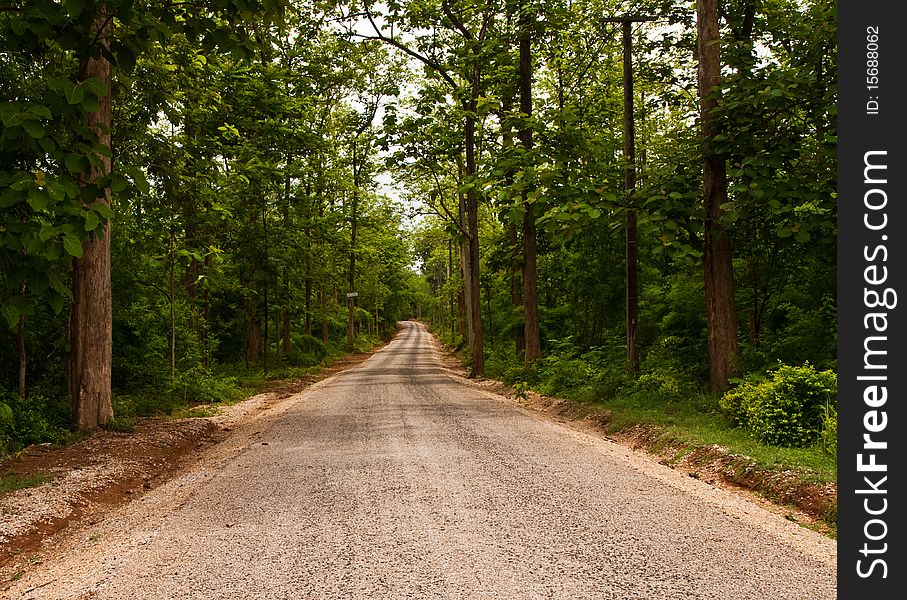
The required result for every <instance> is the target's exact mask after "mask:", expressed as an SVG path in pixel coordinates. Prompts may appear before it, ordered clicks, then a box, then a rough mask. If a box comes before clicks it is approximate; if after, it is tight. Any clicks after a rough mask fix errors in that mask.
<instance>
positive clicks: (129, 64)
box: [113, 46, 135, 72]
mask: <svg viewBox="0 0 907 600" xmlns="http://www.w3.org/2000/svg"><path fill="white" fill-rule="evenodd" d="M113 55H114V57H115V58H116V64H117V68H119V69H122V70H124V71H126V72H130V71H132V70H133V69H134V68H135V52H133V51H132V50H131V49H129V48H127V47H126V46H120V47H118V48H117V49H116V50H114V51H113Z"/></svg>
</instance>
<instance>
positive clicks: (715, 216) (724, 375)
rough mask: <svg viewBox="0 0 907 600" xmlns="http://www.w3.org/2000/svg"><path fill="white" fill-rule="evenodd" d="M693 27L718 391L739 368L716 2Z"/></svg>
mask: <svg viewBox="0 0 907 600" xmlns="http://www.w3.org/2000/svg"><path fill="white" fill-rule="evenodd" d="M696 24H697V33H698V49H699V95H700V123H701V126H702V137H703V143H704V161H703V175H702V180H703V204H704V207H705V236H704V238H705V239H704V248H703V271H704V275H705V302H706V324H707V329H708V346H709V390H710V391H712V392H713V393H719V392H721V391H723V390H725V389H727V387H728V381H729V379H730V378H731V376H732V375H734V374H735V373H736V369H737V365H736V363H737V355H738V346H737V310H736V306H735V304H734V271H733V264H732V262H731V258H732V255H731V240H730V238H729V237H728V234H727V232H726V231H725V230H724V228H723V227H722V225H721V217H722V215H723V210H722V208H721V206H722V204H724V203H725V202H726V201H727V172H726V166H725V161H724V158H723V157H721V156H719V155H718V154H716V152H715V149H714V142H713V139H714V136H715V135H716V134H717V133H718V126H717V122H716V120H715V117H714V114H713V113H714V110H715V108H716V107H717V100H716V98H715V97H714V96H713V90H716V89H717V85H718V80H719V77H720V74H721V61H720V54H719V46H718V42H719V40H720V36H719V31H718V0H697V2H696Z"/></svg>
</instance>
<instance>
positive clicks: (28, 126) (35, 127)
mask: <svg viewBox="0 0 907 600" xmlns="http://www.w3.org/2000/svg"><path fill="white" fill-rule="evenodd" d="M22 127H24V128H25V132H26V133H27V134H28V135H30V136H31V137H32V138H33V139H36V140H39V139H41V138H43V137H44V133H45V131H44V125H41V124H40V123H35V122H34V121H26V122H25V123H24V124H23V125H22Z"/></svg>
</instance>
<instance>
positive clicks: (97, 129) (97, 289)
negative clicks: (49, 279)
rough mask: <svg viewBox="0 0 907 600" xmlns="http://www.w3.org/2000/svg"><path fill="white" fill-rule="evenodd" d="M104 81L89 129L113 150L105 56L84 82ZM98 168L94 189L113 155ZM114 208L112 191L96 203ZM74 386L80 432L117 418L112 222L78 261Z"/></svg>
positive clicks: (106, 25) (102, 27)
mask: <svg viewBox="0 0 907 600" xmlns="http://www.w3.org/2000/svg"><path fill="white" fill-rule="evenodd" d="M110 27H111V25H110V22H109V20H108V18H107V7H106V5H105V4H104V3H101V4H99V5H98V7H97V12H96V15H95V20H94V26H93V27H92V30H95V31H97V39H98V43H99V44H100V45H101V46H103V47H105V48H109V46H110ZM90 78H97V79H99V80H100V81H101V82H102V83H103V84H104V86H105V89H106V94H105V95H104V96H101V97H100V98H98V111H97V112H94V113H88V114H87V116H86V119H85V124H86V126H87V127H88V128H89V129H90V130H91V131H92V132H93V133H94V134H95V135H96V136H97V142H98V143H99V144H102V145H104V146H107V147H108V148H109V147H110V129H111V115H112V103H111V94H110V91H111V80H112V67H111V64H110V62H108V60H107V59H106V58H105V57H104V56H103V55H99V56H98V57H97V58H89V59H87V60H86V61H85V63H84V65H83V68H82V74H81V80H82V81H85V80H87V79H90ZM96 158H97V159H98V161H97V162H98V163H99V164H98V165H97V166H92V167H91V169H90V171H89V172H88V173H86V174H85V176H86V180H87V183H89V184H91V183H94V182H95V181H97V180H98V179H100V178H101V177H104V176H106V175H107V174H109V173H110V169H111V160H110V157H109V156H105V155H103V154H99V155H98V156H97V157H96ZM94 203H96V204H106V205H108V206H109V205H110V188H105V189H104V193H103V195H102V196H101V197H100V198H98V199H96V200H95V201H94ZM69 343H70V352H69V359H68V362H69V364H68V378H69V381H68V384H69V394H70V398H71V399H72V406H73V421H74V425H75V427H76V428H77V429H94V428H96V427H98V426H99V425H104V424H105V423H107V422H108V421H110V419H112V418H113V404H112V403H111V392H110V376H111V367H112V360H113V349H112V348H113V305H112V296H111V289H110V222H109V221H108V222H106V223H105V224H104V225H103V226H102V227H101V229H100V231H99V232H96V233H92V234H91V235H90V236H89V238H88V239H87V240H85V241H84V242H83V243H82V257H81V258H77V259H75V260H74V261H73V268H72V306H71V309H70V317H69Z"/></svg>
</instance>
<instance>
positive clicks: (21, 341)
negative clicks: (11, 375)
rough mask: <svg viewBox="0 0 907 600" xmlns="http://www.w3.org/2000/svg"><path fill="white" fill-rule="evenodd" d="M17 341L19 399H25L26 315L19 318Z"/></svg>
mask: <svg viewBox="0 0 907 600" xmlns="http://www.w3.org/2000/svg"><path fill="white" fill-rule="evenodd" d="M17 341H18V345H19V397H20V398H25V366H26V363H25V360H26V356H25V315H22V316H21V317H19V332H18V334H17Z"/></svg>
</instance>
